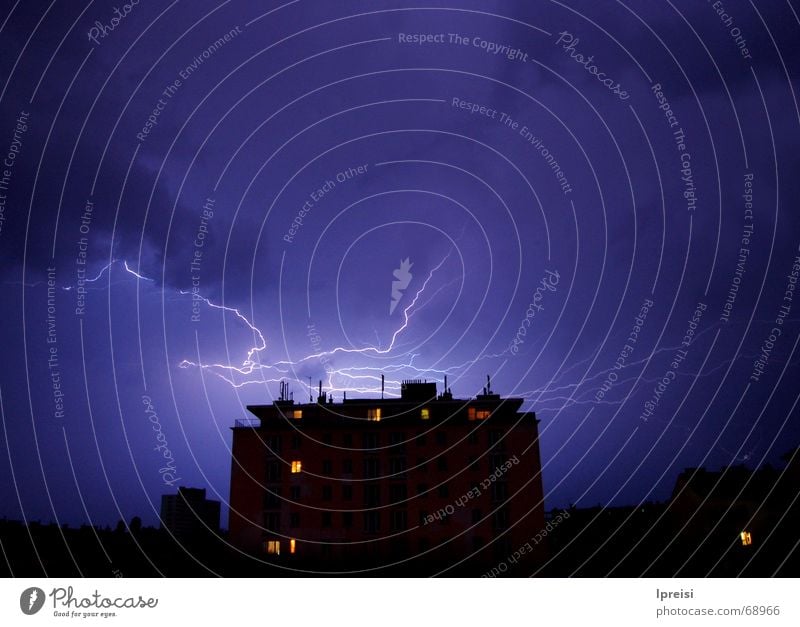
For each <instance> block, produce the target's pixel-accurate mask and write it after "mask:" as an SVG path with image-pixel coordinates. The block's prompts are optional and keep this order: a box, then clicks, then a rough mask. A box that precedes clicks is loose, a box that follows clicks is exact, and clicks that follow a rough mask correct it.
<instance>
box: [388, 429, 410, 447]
mask: <svg viewBox="0 0 800 627" xmlns="http://www.w3.org/2000/svg"><path fill="white" fill-rule="evenodd" d="M405 441H406V434H405V433H399V432H395V433H390V434H389V444H390V445H392V446H394V447H395V448H394V449H393V450H394V451H395V452H400V451H402V450H403V449H405Z"/></svg>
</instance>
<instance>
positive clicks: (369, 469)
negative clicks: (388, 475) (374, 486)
mask: <svg viewBox="0 0 800 627" xmlns="http://www.w3.org/2000/svg"><path fill="white" fill-rule="evenodd" d="M380 473H381V464H380V461H379V460H378V458H377V457H368V458H367V459H365V460H364V479H375V478H376V477H378V476H379V475H380Z"/></svg>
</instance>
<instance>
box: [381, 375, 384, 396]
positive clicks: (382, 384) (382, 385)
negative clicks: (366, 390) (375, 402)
mask: <svg viewBox="0 0 800 627" xmlns="http://www.w3.org/2000/svg"><path fill="white" fill-rule="evenodd" d="M383 387H384V383H383V374H381V399H383Z"/></svg>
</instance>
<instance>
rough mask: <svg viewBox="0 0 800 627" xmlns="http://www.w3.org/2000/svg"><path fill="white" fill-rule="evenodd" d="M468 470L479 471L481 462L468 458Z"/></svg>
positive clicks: (476, 458)
mask: <svg viewBox="0 0 800 627" xmlns="http://www.w3.org/2000/svg"><path fill="white" fill-rule="evenodd" d="M469 469H470V470H473V471H474V470H480V469H481V460H480V459H479V458H478V457H470V460H469Z"/></svg>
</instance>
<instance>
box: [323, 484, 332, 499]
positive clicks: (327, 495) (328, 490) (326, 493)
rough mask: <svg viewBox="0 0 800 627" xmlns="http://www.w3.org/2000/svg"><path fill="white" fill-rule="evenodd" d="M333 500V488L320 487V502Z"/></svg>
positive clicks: (327, 486)
mask: <svg viewBox="0 0 800 627" xmlns="http://www.w3.org/2000/svg"><path fill="white" fill-rule="evenodd" d="M331 499H333V488H331V486H329V485H324V486H322V500H323V501H330V500H331Z"/></svg>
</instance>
